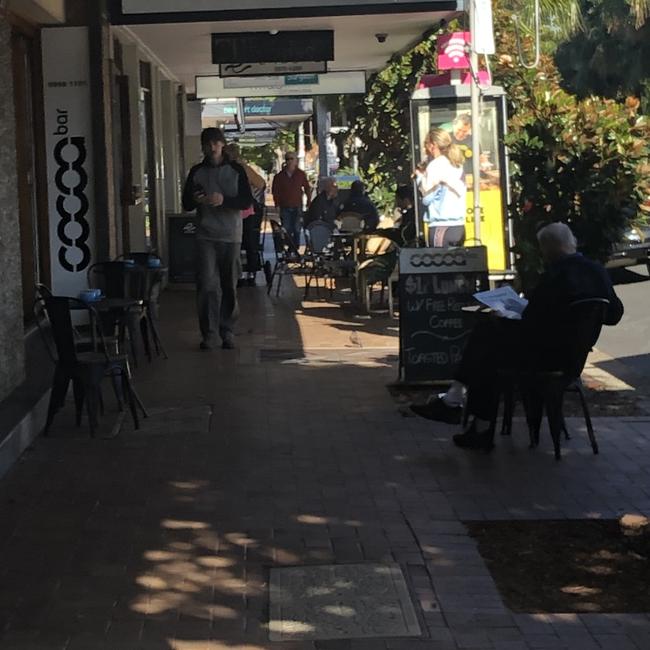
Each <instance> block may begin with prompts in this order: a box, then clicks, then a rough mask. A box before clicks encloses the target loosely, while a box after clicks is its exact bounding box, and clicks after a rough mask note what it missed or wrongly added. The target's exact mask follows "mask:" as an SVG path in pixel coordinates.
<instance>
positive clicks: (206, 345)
mask: <svg viewBox="0 0 650 650" xmlns="http://www.w3.org/2000/svg"><path fill="white" fill-rule="evenodd" d="M199 347H200V348H201V350H212V349H213V348H214V345H213V344H212V341H210V340H209V339H203V340H202V341H201V343H199Z"/></svg>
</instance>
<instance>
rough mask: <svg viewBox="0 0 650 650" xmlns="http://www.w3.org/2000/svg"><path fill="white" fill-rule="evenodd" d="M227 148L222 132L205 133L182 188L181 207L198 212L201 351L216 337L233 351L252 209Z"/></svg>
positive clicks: (240, 171)
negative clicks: (246, 213)
mask: <svg viewBox="0 0 650 650" xmlns="http://www.w3.org/2000/svg"><path fill="white" fill-rule="evenodd" d="M225 144H226V139H225V138H224V135H223V132H222V131H221V130H220V129H216V128H207V129H203V131H202V133H201V148H202V149H203V155H204V159H203V161H202V162H200V163H199V164H198V165H194V167H192V169H191V170H190V173H189V174H188V176H187V180H186V181H185V187H184V189H183V208H184V209H185V210H187V211H188V212H189V211H191V210H196V215H197V230H196V246H197V283H196V288H197V311H198V316H199V327H200V329H201V345H200V347H201V349H202V350H210V349H212V348H213V347H214V346H215V342H216V337H217V333H218V334H219V335H220V337H221V341H222V347H223V348H224V349H227V350H230V349H233V348H234V347H235V337H234V332H233V328H234V325H235V322H236V320H237V317H238V315H239V306H238V304H237V280H238V279H239V274H240V266H241V262H240V258H239V251H240V247H241V241H242V218H241V211H242V210H246V209H247V208H249V207H250V206H251V205H252V204H253V195H252V194H251V188H250V185H249V183H248V179H247V177H246V171H245V170H244V168H243V167H242V166H241V165H240V164H238V163H236V162H234V161H231V160H230V159H229V158H228V156H227V155H226V154H225V153H224V150H223V149H224V146H225Z"/></svg>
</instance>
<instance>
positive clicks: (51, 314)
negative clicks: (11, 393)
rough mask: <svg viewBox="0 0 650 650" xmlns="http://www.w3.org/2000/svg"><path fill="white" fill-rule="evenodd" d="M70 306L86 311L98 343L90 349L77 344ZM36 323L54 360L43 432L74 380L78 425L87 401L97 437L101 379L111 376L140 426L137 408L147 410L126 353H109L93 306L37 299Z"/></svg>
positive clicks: (60, 298)
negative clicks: (82, 348) (81, 349)
mask: <svg viewBox="0 0 650 650" xmlns="http://www.w3.org/2000/svg"><path fill="white" fill-rule="evenodd" d="M71 308H74V309H76V310H79V311H80V312H81V311H84V312H85V313H86V314H87V316H88V319H89V322H90V328H91V333H92V334H93V338H95V337H96V339H95V341H96V344H95V345H94V346H93V349H92V350H91V351H86V352H79V351H78V349H77V346H76V344H75V335H74V330H73V327H72V317H71ZM34 314H35V317H36V323H37V325H38V328H39V330H40V332H41V335H42V336H43V339H44V342H45V345H46V347H47V349H48V351H49V352H50V355H51V357H52V360H53V361H54V363H55V371H54V378H53V381H52V392H51V395H50V404H49V407H48V412H47V422H46V424H45V429H44V431H43V435H47V434H48V431H49V428H50V426H51V424H52V421H53V420H54V416H55V414H56V413H57V411H58V410H59V409H60V408H61V407H62V406H63V405H64V403H65V396H66V394H67V392H68V387H69V385H70V382H72V386H73V392H74V399H75V407H76V418H77V425H79V424H80V422H81V415H82V410H83V406H84V403H85V406H86V411H87V414H88V423H89V427H90V435H91V436H94V435H95V431H96V429H97V426H98V418H97V414H98V410H99V409H103V401H102V397H101V388H100V386H101V382H102V380H103V379H105V378H107V377H108V378H110V379H111V382H112V383H113V387H114V389H115V391H116V395H117V396H118V402H119V405H120V408H122V404H121V399H120V392H121V393H122V395H123V396H124V399H125V400H126V401H127V402H128V405H129V408H130V410H131V415H132V417H133V424H134V426H135V428H138V427H139V420H138V413H137V407H138V406H139V407H140V408H141V410H142V413H143V415H144V416H145V417H146V415H147V413H146V411H145V410H144V407H143V406H142V403H141V402H140V400H139V399H138V397H137V395H136V394H135V392H134V390H133V387H132V386H131V381H130V377H129V370H128V360H127V357H126V356H125V355H115V356H112V355H110V354H109V353H108V348H107V345H106V342H105V341H104V340H103V334H102V331H101V328H99V327H98V326H97V325H98V323H97V314H96V313H95V311H94V309H93V308H92V307H91V306H89V305H87V304H85V303H83V302H82V301H80V300H77V299H76V298H68V297H64V296H49V297H45V298H38V299H37V300H36V301H35V303H34Z"/></svg>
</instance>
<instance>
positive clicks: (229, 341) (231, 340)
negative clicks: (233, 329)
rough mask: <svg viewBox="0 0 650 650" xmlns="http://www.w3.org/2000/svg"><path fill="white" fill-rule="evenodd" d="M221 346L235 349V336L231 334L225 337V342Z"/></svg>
mask: <svg viewBox="0 0 650 650" xmlns="http://www.w3.org/2000/svg"><path fill="white" fill-rule="evenodd" d="M221 347H222V349H224V350H234V349H235V337H234V336H233V335H232V334H230V335H226V336H224V337H223V342H222V343H221Z"/></svg>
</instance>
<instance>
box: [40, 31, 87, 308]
mask: <svg viewBox="0 0 650 650" xmlns="http://www.w3.org/2000/svg"><path fill="white" fill-rule="evenodd" d="M41 38H42V50H43V94H44V100H45V131H46V135H45V146H46V151H47V154H46V156H47V188H48V203H49V221H50V253H51V254H50V259H51V268H52V280H51V285H52V290H53V291H54V293H56V294H59V295H68V296H76V295H77V294H78V293H79V291H81V290H82V289H84V288H85V287H86V271H87V269H88V267H89V266H90V264H91V262H92V259H93V255H94V249H95V201H94V192H93V155H92V153H93V152H92V122H91V120H92V111H91V104H90V72H89V64H88V31H87V29H86V28H85V27H53V28H48V29H44V30H42V31H41Z"/></svg>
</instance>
